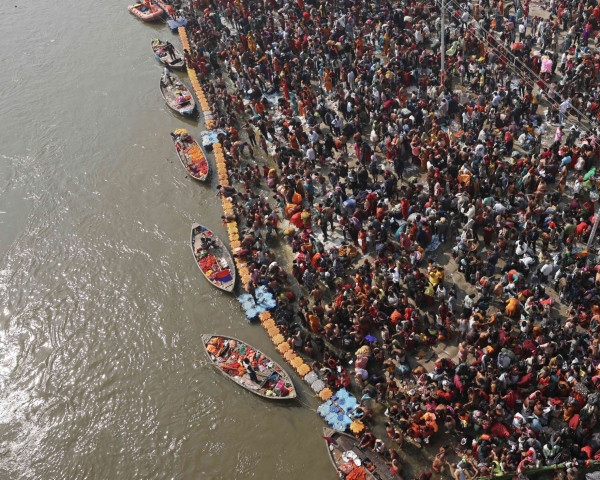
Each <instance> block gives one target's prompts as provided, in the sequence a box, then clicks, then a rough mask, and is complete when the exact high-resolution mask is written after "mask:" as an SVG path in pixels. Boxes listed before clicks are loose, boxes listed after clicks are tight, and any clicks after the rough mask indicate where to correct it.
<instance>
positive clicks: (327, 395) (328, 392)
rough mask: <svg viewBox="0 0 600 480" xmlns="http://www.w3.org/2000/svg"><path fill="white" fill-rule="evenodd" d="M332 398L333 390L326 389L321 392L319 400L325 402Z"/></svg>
mask: <svg viewBox="0 0 600 480" xmlns="http://www.w3.org/2000/svg"><path fill="white" fill-rule="evenodd" d="M332 396H333V392H332V391H331V389H329V388H327V387H325V388H324V389H323V390H321V391H320V392H319V398H320V399H321V400H323V401H324V402H326V401H327V400H329V399H330V398H331V397H332Z"/></svg>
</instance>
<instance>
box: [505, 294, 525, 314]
mask: <svg viewBox="0 0 600 480" xmlns="http://www.w3.org/2000/svg"><path fill="white" fill-rule="evenodd" d="M520 305H521V304H520V302H519V299H518V298H516V297H512V298H509V299H508V300H507V301H506V308H505V310H504V313H505V314H506V315H507V316H509V317H511V318H512V317H514V316H516V315H517V314H518V313H519V311H520V310H521V309H520Z"/></svg>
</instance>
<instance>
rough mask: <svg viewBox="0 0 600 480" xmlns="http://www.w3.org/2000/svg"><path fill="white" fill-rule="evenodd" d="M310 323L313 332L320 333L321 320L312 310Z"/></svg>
mask: <svg viewBox="0 0 600 480" xmlns="http://www.w3.org/2000/svg"><path fill="white" fill-rule="evenodd" d="M308 324H309V326H310V329H311V331H312V332H313V333H319V332H320V331H321V322H320V321H319V317H317V316H316V315H315V314H314V313H313V312H312V311H309V312H308Z"/></svg>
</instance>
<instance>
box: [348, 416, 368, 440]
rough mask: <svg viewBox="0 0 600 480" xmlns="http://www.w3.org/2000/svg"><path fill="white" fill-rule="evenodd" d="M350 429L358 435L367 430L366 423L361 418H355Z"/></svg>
mask: <svg viewBox="0 0 600 480" xmlns="http://www.w3.org/2000/svg"><path fill="white" fill-rule="evenodd" d="M350 431H351V432H352V433H353V434H354V435H355V436H357V437H358V436H359V435H360V434H362V433H363V432H364V431H365V424H364V423H363V422H361V421H360V420H354V421H353V422H352V424H351V425H350Z"/></svg>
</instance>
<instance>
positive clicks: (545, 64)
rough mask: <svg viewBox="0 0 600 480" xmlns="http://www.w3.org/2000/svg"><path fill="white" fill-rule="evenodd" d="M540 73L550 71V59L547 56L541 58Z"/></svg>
mask: <svg viewBox="0 0 600 480" xmlns="http://www.w3.org/2000/svg"><path fill="white" fill-rule="evenodd" d="M542 73H552V60H550V59H549V58H543V59H542Z"/></svg>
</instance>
